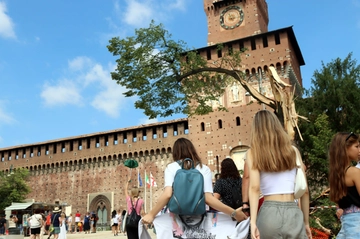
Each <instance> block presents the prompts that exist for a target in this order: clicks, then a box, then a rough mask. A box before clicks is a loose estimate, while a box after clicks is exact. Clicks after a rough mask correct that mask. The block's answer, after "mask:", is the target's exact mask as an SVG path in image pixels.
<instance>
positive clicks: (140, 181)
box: [138, 173, 143, 187]
mask: <svg viewBox="0 0 360 239" xmlns="http://www.w3.org/2000/svg"><path fill="white" fill-rule="evenodd" d="M138 178H139V187H142V185H143V184H142V180H141V176H140V173H139V174H138Z"/></svg>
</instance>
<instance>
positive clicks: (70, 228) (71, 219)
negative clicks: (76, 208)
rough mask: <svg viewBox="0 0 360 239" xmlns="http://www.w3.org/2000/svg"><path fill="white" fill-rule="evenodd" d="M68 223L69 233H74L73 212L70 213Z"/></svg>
mask: <svg viewBox="0 0 360 239" xmlns="http://www.w3.org/2000/svg"><path fill="white" fill-rule="evenodd" d="M67 224H68V233H72V225H73V218H72V213H70V215H69V217H68V219H67Z"/></svg>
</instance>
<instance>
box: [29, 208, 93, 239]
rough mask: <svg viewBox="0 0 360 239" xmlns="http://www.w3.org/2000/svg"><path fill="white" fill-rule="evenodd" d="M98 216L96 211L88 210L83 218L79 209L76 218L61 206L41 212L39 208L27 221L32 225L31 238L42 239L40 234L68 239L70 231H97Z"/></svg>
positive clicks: (48, 237)
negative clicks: (66, 212) (67, 214)
mask: <svg viewBox="0 0 360 239" xmlns="http://www.w3.org/2000/svg"><path fill="white" fill-rule="evenodd" d="M97 220H98V217H97V215H96V213H95V212H92V213H90V212H87V213H86V214H85V216H84V217H83V218H82V217H81V214H80V212H79V211H77V212H76V214H75V218H73V216H72V214H71V213H70V215H69V216H66V215H65V212H64V211H63V210H62V209H61V208H60V207H55V208H54V209H53V210H51V211H48V212H45V213H41V211H40V210H39V209H36V210H34V214H33V215H31V216H30V217H28V219H27V223H28V225H29V227H30V239H40V235H46V236H47V239H50V238H54V239H66V238H67V234H68V233H81V232H84V233H85V234H88V233H95V232H96V222H97Z"/></svg>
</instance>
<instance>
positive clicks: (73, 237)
mask: <svg viewBox="0 0 360 239" xmlns="http://www.w3.org/2000/svg"><path fill="white" fill-rule="evenodd" d="M149 234H150V235H151V238H153V239H156V235H155V234H154V233H153V232H152V230H149ZM25 238H26V239H29V237H25ZM51 238H53V236H52V237H51ZM83 238H84V239H85V238H86V239H88V238H89V239H90V238H91V239H95V238H99V239H110V238H111V239H121V238H122V239H125V238H127V237H126V236H124V234H123V233H119V236H114V234H112V233H111V231H100V232H96V233H90V234H85V233H83V232H81V233H73V234H72V233H71V234H67V239H83ZM41 239H47V236H42V237H41Z"/></svg>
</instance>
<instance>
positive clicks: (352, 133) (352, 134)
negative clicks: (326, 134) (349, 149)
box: [345, 132, 356, 142]
mask: <svg viewBox="0 0 360 239" xmlns="http://www.w3.org/2000/svg"><path fill="white" fill-rule="evenodd" d="M351 136H355V137H356V134H354V132H351V133H350V134H349V135H348V136H347V137H346V139H345V142H346V141H348V140H349V139H350V137H351Z"/></svg>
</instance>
